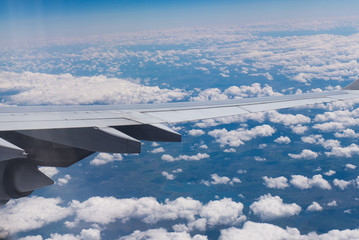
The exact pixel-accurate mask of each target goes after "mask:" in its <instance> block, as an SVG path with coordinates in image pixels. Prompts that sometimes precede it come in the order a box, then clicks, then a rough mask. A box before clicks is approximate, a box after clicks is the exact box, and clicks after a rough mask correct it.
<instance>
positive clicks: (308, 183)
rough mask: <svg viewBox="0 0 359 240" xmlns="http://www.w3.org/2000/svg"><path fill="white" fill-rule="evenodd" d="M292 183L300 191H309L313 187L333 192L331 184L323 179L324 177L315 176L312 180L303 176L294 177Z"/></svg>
mask: <svg viewBox="0 0 359 240" xmlns="http://www.w3.org/2000/svg"><path fill="white" fill-rule="evenodd" d="M290 183H291V184H292V185H293V186H295V187H297V188H299V189H309V188H313V187H317V188H321V189H325V190H331V189H332V187H331V186H330V184H329V182H328V181H327V180H325V179H323V177H322V175H320V174H318V175H314V176H313V177H312V178H307V177H305V176H302V175H292V179H291V180H290Z"/></svg>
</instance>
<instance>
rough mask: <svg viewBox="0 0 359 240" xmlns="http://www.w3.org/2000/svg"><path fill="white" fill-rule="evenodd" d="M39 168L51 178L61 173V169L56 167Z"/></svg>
mask: <svg viewBox="0 0 359 240" xmlns="http://www.w3.org/2000/svg"><path fill="white" fill-rule="evenodd" d="M39 170H40V171H41V172H42V173H44V174H45V175H46V176H48V177H49V178H52V177H53V176H55V175H56V174H58V173H59V170H57V168H55V167H39Z"/></svg>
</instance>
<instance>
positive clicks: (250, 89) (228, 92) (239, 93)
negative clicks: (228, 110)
mask: <svg viewBox="0 0 359 240" xmlns="http://www.w3.org/2000/svg"><path fill="white" fill-rule="evenodd" d="M221 76H222V77H227V76H228V75H227V74H224V75H223V74H222V75H221ZM279 95H282V94H281V93H278V92H275V91H273V89H272V87H271V86H268V85H265V86H264V87H261V85H260V84H259V83H253V84H252V85H250V86H248V85H242V86H239V87H238V86H231V87H229V88H227V89H225V90H224V91H223V92H222V91H221V90H220V89H218V88H209V89H205V90H202V91H200V92H199V94H198V96H195V97H192V98H191V100H192V101H210V100H227V99H232V98H237V99H238V98H249V97H264V96H279Z"/></svg>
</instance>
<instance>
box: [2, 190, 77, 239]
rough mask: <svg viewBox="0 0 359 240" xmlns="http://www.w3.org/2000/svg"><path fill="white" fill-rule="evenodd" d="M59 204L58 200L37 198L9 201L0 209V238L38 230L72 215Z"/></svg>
mask: <svg viewBox="0 0 359 240" xmlns="http://www.w3.org/2000/svg"><path fill="white" fill-rule="evenodd" d="M60 204H61V199H60V198H43V197H37V196H32V197H28V198H21V199H18V200H10V201H9V202H8V203H7V204H6V205H5V206H3V207H2V208H0V216H1V218H0V226H1V227H0V236H1V237H3V238H5V237H6V236H7V235H9V234H14V233H18V232H23V231H29V230H33V229H38V228H41V227H43V226H45V225H48V224H50V223H53V222H57V221H59V220H62V219H64V218H66V217H68V216H70V215H72V213H73V212H72V210H71V209H70V208H67V207H61V206H60Z"/></svg>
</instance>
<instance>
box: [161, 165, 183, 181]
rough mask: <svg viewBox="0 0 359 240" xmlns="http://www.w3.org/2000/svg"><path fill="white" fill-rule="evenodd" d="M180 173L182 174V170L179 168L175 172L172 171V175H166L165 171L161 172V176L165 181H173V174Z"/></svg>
mask: <svg viewBox="0 0 359 240" xmlns="http://www.w3.org/2000/svg"><path fill="white" fill-rule="evenodd" d="M181 172H182V169H180V168H178V169H176V170H173V171H172V174H171V173H168V172H166V171H163V172H162V176H164V177H165V178H166V179H167V180H174V179H175V178H176V176H175V175H174V174H175V173H181Z"/></svg>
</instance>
